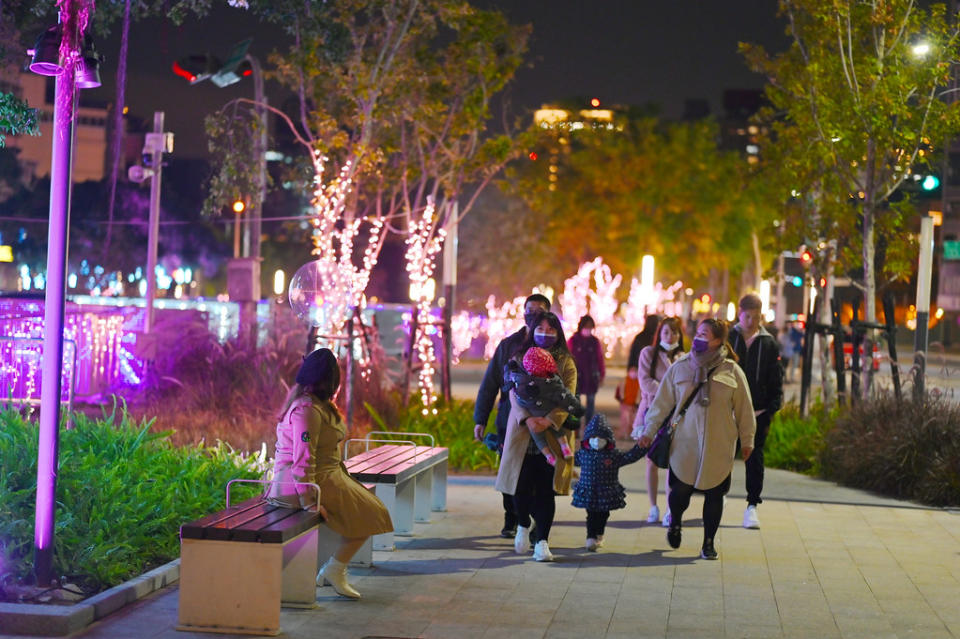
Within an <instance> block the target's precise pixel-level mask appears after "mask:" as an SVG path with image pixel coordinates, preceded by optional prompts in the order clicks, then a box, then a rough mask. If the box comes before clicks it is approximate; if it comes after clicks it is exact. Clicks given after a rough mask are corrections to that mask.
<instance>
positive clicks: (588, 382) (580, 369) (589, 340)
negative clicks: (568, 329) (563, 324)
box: [567, 315, 607, 424]
mask: <svg viewBox="0 0 960 639" xmlns="http://www.w3.org/2000/svg"><path fill="white" fill-rule="evenodd" d="M596 328H597V325H596V323H595V322H594V321H593V318H592V317H590V316H589V315H584V316H583V317H581V318H580V321H579V322H578V323H577V332H576V334H575V335H574V336H573V337H571V338H570V341H569V343H568V344H567V346H568V347H569V349H570V352H571V353H572V354H573V360H574V361H575V362H576V363H577V393H576V394H577V396H578V397H579V396H581V395H585V396H586V402H585V403H584V407H585V408H586V413H584V415H583V423H584V424H587V423H589V422H590V419H591V418H592V417H593V413H594V411H595V410H596V400H597V391H598V390H599V389H600V386H601V384H603V378H604V377H606V374H607V368H606V363H605V362H604V358H603V344H601V343H600V340H599V339H597V337H596V336H595V335H594V334H593V331H594V330H596Z"/></svg>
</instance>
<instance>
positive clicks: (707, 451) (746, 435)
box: [639, 319, 757, 559]
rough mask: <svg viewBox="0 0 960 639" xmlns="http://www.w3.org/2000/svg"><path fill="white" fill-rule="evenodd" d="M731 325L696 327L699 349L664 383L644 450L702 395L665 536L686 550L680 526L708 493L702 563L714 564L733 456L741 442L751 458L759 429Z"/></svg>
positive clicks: (690, 414)
mask: <svg viewBox="0 0 960 639" xmlns="http://www.w3.org/2000/svg"><path fill="white" fill-rule="evenodd" d="M728 334H729V328H728V326H727V324H726V322H724V321H722V320H716V319H706V320H703V321H702V322H700V324H699V325H697V334H696V337H695V338H694V340H693V350H692V351H691V352H690V354H689V355H686V356H685V357H683V358H681V359H679V360H678V361H677V362H676V363H675V364H674V365H673V366H671V367H670V369H669V370H668V371H667V374H666V376H664V378H663V381H661V382H660V388H659V389H658V390H657V395H656V397H655V398H654V400H653V404H651V405H650V408H649V409H648V410H647V414H646V417H645V419H644V432H643V436H642V437H640V439H639V444H640V446H649V445H650V443H651V442H652V440H653V436H654V435H655V434H656V432H657V429H658V428H659V427H660V425H661V424H662V423H663V420H664V419H666V418H667V415H669V414H670V411H671V409H673V410H674V411H675V413H674V419H676V417H677V413H679V412H680V409H681V408H682V406H683V404H684V403H685V401H686V399H687V398H688V397H689V396H690V393H696V395H695V396H694V397H693V401H692V402H691V403H690V405H689V408H688V409H687V411H686V413H685V414H684V415H683V416H682V417H681V418H680V421H679V422H678V423H677V427H676V431H675V432H674V435H673V441H672V442H671V445H670V472H669V476H668V480H667V481H668V482H669V483H670V512H671V513H672V517H673V520H672V521H671V523H670V528H669V530H668V531H667V542H668V543H669V544H670V547H671V548H679V547H680V538H681V521H682V519H683V513H684V511H686V509H687V507H688V506H689V505H690V496H691V495H692V494H693V493H694V492H699V493H703V496H704V500H703V546H702V547H701V550H700V556H701V557H703V558H704V559H716V558H717V551H716V549H715V547H714V536H715V535H716V533H717V529H718V528H719V527H720V518H721V517H722V516H723V496H724V495H726V494H727V491H729V490H730V473H731V471H732V470H733V457H734V455H735V453H736V449H737V439H738V438H739V439H740V442H741V450H742V452H743V458H744V459H747V458H748V457H749V456H750V453H751V452H752V451H753V435H754V433H755V432H756V429H757V423H756V420H755V418H754V415H753V402H752V401H751V399H750V388H749V386H748V385H747V380H746V377H744V374H743V371H742V370H741V369H740V367H739V366H737V363H736V360H735V359H733V358H735V357H736V355H735V354H734V353H733V349H731V348H730V347H729V344H727V335H728Z"/></svg>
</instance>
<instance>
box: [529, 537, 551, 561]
mask: <svg viewBox="0 0 960 639" xmlns="http://www.w3.org/2000/svg"><path fill="white" fill-rule="evenodd" d="M533 560H534V561H553V553H552V552H550V545H549V544H547V540H546V539H541V540H540V541H538V542H537V545H536V546H534V547H533Z"/></svg>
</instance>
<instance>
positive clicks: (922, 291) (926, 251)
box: [888, 187, 946, 398]
mask: <svg viewBox="0 0 960 639" xmlns="http://www.w3.org/2000/svg"><path fill="white" fill-rule="evenodd" d="M944 190H946V187H944ZM932 273H933V218H932V217H930V216H929V215H925V216H923V217H922V218H920V262H919V265H918V268H917V330H916V332H915V333H914V343H913V351H914V356H913V358H914V363H915V365H916V366H917V368H918V370H917V374H916V377H915V378H914V380H913V384H914V391H915V394H916V395H917V397H918V398H920V397H923V387H924V378H925V377H926V374H927V371H926V368H927V338H928V335H927V328H928V326H929V322H930V282H931V279H932ZM888 323H889V322H888Z"/></svg>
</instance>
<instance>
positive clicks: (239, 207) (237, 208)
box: [230, 198, 247, 215]
mask: <svg viewBox="0 0 960 639" xmlns="http://www.w3.org/2000/svg"><path fill="white" fill-rule="evenodd" d="M230 208H232V209H233V212H234V213H236V214H237V215H240V214H241V213H243V212H244V211H245V210H246V209H247V203H246V202H244V201H243V200H241V199H239V198H238V199H236V200H234V201H233V205H232V206H231V207H230Z"/></svg>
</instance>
